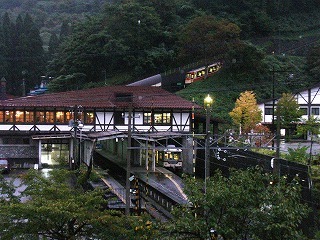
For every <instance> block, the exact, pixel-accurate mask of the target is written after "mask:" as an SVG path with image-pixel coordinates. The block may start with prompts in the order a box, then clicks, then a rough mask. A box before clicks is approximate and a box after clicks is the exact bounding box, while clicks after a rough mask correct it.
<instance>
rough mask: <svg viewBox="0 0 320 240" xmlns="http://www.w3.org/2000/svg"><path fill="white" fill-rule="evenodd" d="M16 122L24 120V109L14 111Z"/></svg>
mask: <svg viewBox="0 0 320 240" xmlns="http://www.w3.org/2000/svg"><path fill="white" fill-rule="evenodd" d="M16 122H24V111H18V110H17V111H16Z"/></svg>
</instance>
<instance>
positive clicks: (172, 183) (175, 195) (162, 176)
mask: <svg viewBox="0 0 320 240" xmlns="http://www.w3.org/2000/svg"><path fill="white" fill-rule="evenodd" d="M97 153H99V154H100V155H101V156H103V157H104V158H106V159H108V160H109V161H111V162H112V163H114V164H117V165H118V166H119V167H121V168H122V169H124V170H125V169H126V166H125V165H123V164H121V163H120V162H119V161H118V162H117V156H114V155H113V154H112V153H110V152H108V151H105V150H101V149H99V150H97ZM131 174H132V175H134V176H136V177H137V178H138V179H139V181H143V182H144V183H145V184H147V185H150V186H151V187H153V188H154V189H156V190H157V191H159V192H161V193H162V194H164V195H166V196H168V197H170V198H171V199H173V200H174V201H175V202H177V203H178V204H187V203H188V198H187V196H186V195H185V194H184V192H183V187H184V185H183V181H182V179H181V178H180V177H179V176H177V175H176V174H174V173H173V172H171V171H169V170H168V169H166V168H163V167H156V168H155V171H151V169H149V170H147V169H146V168H144V167H132V168H131ZM110 175H112V173H110ZM123 180H124V181H125V179H123ZM106 182H109V183H108V184H109V185H111V184H113V185H114V186H115V187H117V188H119V189H121V187H124V186H121V185H120V186H119V185H118V184H116V183H114V179H112V178H109V179H108V180H107V179H106ZM123 194H125V191H124V193H123ZM119 197H120V196H119ZM121 199H126V198H125V195H122V196H121Z"/></svg>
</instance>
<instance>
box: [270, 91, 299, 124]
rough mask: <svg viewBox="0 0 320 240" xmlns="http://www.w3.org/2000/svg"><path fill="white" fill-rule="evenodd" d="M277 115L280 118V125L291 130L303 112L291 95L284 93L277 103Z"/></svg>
mask: <svg viewBox="0 0 320 240" xmlns="http://www.w3.org/2000/svg"><path fill="white" fill-rule="evenodd" d="M275 115H276V116H277V117H278V118H279V121H280V125H281V126H282V127H284V128H289V127H290V125H291V124H292V123H296V122H298V121H299V120H300V117H301V116H302V112H301V110H300V106H299V104H298V102H297V101H296V99H295V98H294V96H293V95H292V94H291V93H283V94H282V97H281V98H280V99H279V101H278V103H277V108H276V110H275Z"/></svg>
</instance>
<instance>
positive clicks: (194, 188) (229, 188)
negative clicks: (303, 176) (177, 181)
mask: <svg viewBox="0 0 320 240" xmlns="http://www.w3.org/2000/svg"><path fill="white" fill-rule="evenodd" d="M273 181H274V179H273V177H272V176H271V175H268V174H264V173H262V172H261V171H259V170H257V169H250V170H237V171H233V172H231V175H230V176H229V177H228V178H227V177H224V176H223V175H222V174H221V173H220V172H217V173H215V174H214V176H212V177H211V178H210V179H209V180H208V181H207V184H206V193H205V194H204V193H203V187H204V185H203V182H202V181H199V180H196V179H193V178H188V179H186V186H185V193H186V194H187V195H188V198H189V202H190V205H189V206H181V207H179V208H176V209H175V210H174V211H173V215H174V220H173V221H172V222H171V223H169V224H166V225H165V226H163V229H162V230H163V232H162V233H163V239H186V238H188V239H208V233H209V229H210V228H214V229H216V230H217V232H218V233H219V235H221V236H222V237H223V239H264V240H267V239H270V240H271V239H272V240H275V239H305V238H304V236H303V234H302V232H301V231H300V230H299V227H300V223H301V221H302V219H303V218H305V217H306V216H307V212H308V210H307V207H306V206H305V205H304V204H302V203H301V202H300V190H301V188H300V186H299V184H298V182H297V181H295V180H293V181H292V182H286V180H285V178H283V179H282V178H281V179H278V182H277V184H269V183H270V182H273Z"/></svg>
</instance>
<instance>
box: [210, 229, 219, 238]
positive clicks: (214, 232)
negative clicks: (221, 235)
mask: <svg viewBox="0 0 320 240" xmlns="http://www.w3.org/2000/svg"><path fill="white" fill-rule="evenodd" d="M209 234H210V239H212V240H217V239H218V233H217V231H216V230H215V229H214V228H210V231H209Z"/></svg>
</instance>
